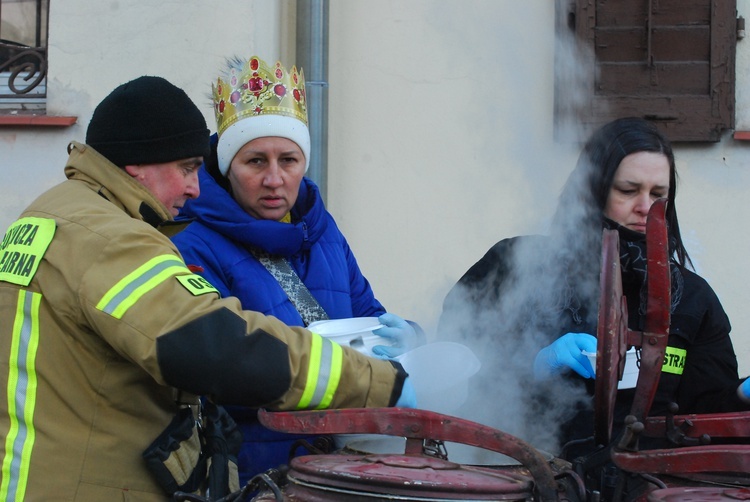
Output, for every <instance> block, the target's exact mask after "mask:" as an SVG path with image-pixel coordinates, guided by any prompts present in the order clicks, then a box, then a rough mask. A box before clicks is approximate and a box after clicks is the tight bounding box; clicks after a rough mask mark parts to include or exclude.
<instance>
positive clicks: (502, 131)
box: [329, 0, 750, 373]
mask: <svg viewBox="0 0 750 502" xmlns="http://www.w3.org/2000/svg"><path fill="white" fill-rule="evenodd" d="M405 5H406V6H408V7H405ZM749 9H750V5H749V3H748V1H746V0H739V1H738V14H739V15H744V16H745V17H747V16H748V10H749ZM553 26H554V8H553V2H548V1H534V2H524V3H523V8H519V4H518V2H505V1H495V0H472V1H471V2H466V1H462V0H453V1H446V0H441V1H437V0H410V1H409V2H408V3H406V4H404V2H399V1H396V0H394V1H376V2H364V1H347V0H339V1H336V0H332V2H331V78H330V80H331V88H330V103H331V105H330V106H331V111H330V166H329V207H330V209H331V210H332V211H333V212H334V214H335V215H336V217H337V219H338V222H339V224H340V225H341V227H342V228H343V229H344V231H345V233H346V235H347V236H348V237H349V239H350V241H351V242H352V245H353V247H354V249H355V251H356V253H357V256H358V258H359V261H360V264H361V266H362V268H363V269H364V270H365V271H366V273H367V274H368V276H369V278H370V280H371V282H372V284H373V287H374V289H375V291H376V292H377V294H378V295H379V296H380V298H381V300H382V301H383V302H384V303H385V304H386V306H387V307H388V308H390V309H392V310H394V311H396V312H400V313H401V314H403V315H406V316H410V317H412V318H414V319H417V320H419V321H420V322H422V323H423V324H424V325H425V327H427V328H428V331H431V330H432V329H433V328H434V324H435V322H436V320H437V317H438V316H439V313H440V303H441V301H442V299H443V297H444V295H445V294H446V293H447V291H448V289H449V288H450V287H451V286H452V285H453V284H454V283H455V281H456V280H457V279H458V278H459V276H460V275H461V274H462V273H463V272H464V271H465V270H466V269H467V268H468V267H469V266H470V265H471V264H473V263H474V262H475V261H476V260H478V259H479V258H480V257H481V256H482V255H483V254H484V252H485V251H486V250H487V249H488V248H489V247H490V246H491V245H492V244H493V243H495V242H496V241H498V240H500V239H501V238H504V237H508V236H512V235H517V234H525V233H535V232H544V231H545V230H546V229H547V224H548V219H549V216H550V215H551V212H552V210H553V209H554V207H555V203H556V198H557V195H558V193H559V190H560V188H561V186H562V183H563V181H564V180H565V178H566V177H567V175H568V173H569V172H570V170H571V169H572V167H573V165H574V163H575V159H576V157H577V147H575V145H572V144H560V143H555V142H554V141H553V139H552V108H553V61H554V59H553V58H554V52H555V51H554V49H555V44H556V41H555V37H554V29H553ZM748 43H750V42H748V41H747V40H745V41H741V42H740V43H739V44H738V49H737V51H738V55H737V63H738V64H737V126H738V129H743V128H744V129H750V106H748V105H749V100H748V93H747V91H746V89H747V88H748V77H749V73H750V61H748V53H749V52H750V47H748V46H747V45H746V44H748ZM676 155H677V159H678V170H679V176H680V185H679V197H678V205H677V207H678V209H679V214H680V221H681V227H682V230H683V233H684V235H685V237H686V240H687V245H688V247H689V252H690V253H691V254H692V257H693V259H694V261H695V264H696V268H697V269H698V271H699V272H700V273H701V274H702V275H704V276H705V277H706V278H707V279H708V280H709V281H710V282H711V284H712V285H713V286H714V288H715V290H716V292H717V293H718V295H719V297H720V298H721V300H722V302H723V304H724V307H725V308H726V310H727V312H728V314H729V316H730V319H731V320H732V323H733V326H734V331H733V336H734V340H735V344H736V349H737V352H738V357H739V360H740V367H741V370H742V371H743V372H744V373H747V372H750V333H748V331H750V313H748V311H749V309H747V308H746V302H747V299H748V293H747V291H746V290H747V287H746V285H747V283H748V280H750V269H749V268H748V267H747V266H745V255H746V253H747V251H748V249H749V248H750V246H748V244H750V241H749V239H748V237H747V233H746V232H745V231H744V222H745V221H747V220H748V217H749V216H750V204H748V202H747V198H746V197H747V195H748V193H750V143H747V142H738V141H735V140H733V139H732V135H731V132H727V133H726V134H725V135H724V138H723V140H722V141H721V142H720V143H718V144H703V145H700V146H690V147H687V146H678V147H677V148H676Z"/></svg>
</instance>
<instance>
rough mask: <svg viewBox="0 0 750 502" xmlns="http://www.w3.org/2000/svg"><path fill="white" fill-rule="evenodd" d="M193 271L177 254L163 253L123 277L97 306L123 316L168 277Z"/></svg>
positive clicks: (114, 315) (115, 315)
mask: <svg viewBox="0 0 750 502" xmlns="http://www.w3.org/2000/svg"><path fill="white" fill-rule="evenodd" d="M183 273H187V274H189V273H191V272H190V270H189V269H188V268H187V266H186V265H185V262H183V261H182V260H180V259H179V258H177V257H176V256H175V255H171V254H168V255H162V256H157V257H156V258H152V259H151V260H149V261H147V262H146V263H144V264H143V265H141V266H140V267H138V268H137V269H135V270H134V271H133V272H131V273H129V274H128V275H127V276H125V277H123V278H122V279H121V280H120V281H119V282H118V283H117V284H115V285H114V286H113V287H112V289H110V290H109V291H107V293H106V294H105V295H104V297H103V298H102V299H101V300H99V303H97V305H96V308H98V309H99V310H101V311H102V312H106V313H107V314H109V315H111V316H112V317H114V318H116V319H120V318H122V316H124V315H125V312H127V311H128V309H129V308H130V307H132V306H133V305H134V304H135V302H137V301H138V300H139V299H140V298H141V297H142V296H143V295H145V294H146V293H148V292H149V291H151V290H152V289H154V288H155V287H156V286H158V285H159V284H161V283H162V282H164V281H165V280H166V279H168V278H170V277H172V276H174V275H177V274H183Z"/></svg>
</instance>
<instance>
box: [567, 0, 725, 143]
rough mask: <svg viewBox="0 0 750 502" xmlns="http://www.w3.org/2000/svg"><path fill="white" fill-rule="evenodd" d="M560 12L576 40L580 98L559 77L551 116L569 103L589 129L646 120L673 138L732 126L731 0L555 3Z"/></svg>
mask: <svg viewBox="0 0 750 502" xmlns="http://www.w3.org/2000/svg"><path fill="white" fill-rule="evenodd" d="M558 15H559V16H561V17H559V18H560V19H562V20H563V21H562V22H559V23H558V27H557V29H558V30H569V32H568V33H559V35H564V36H566V37H568V38H573V39H574V40H575V41H576V43H577V44H578V46H577V48H576V49H575V51H576V53H577V56H578V57H579V58H580V60H581V61H582V62H583V64H582V67H581V68H580V71H581V72H582V73H581V76H580V77H579V82H580V86H579V87H580V88H579V89H578V92H579V93H581V92H582V93H583V97H582V98H581V97H579V98H578V99H577V100H576V99H575V97H574V96H572V95H571V92H572V90H571V89H570V86H565V85H560V82H559V81H558V82H557V87H556V115H557V114H560V113H566V110H565V109H563V107H562V106H561V103H567V105H566V106H567V107H568V108H570V103H571V102H574V103H576V104H575V109H574V110H573V113H574V114H575V117H576V118H577V119H578V121H580V122H581V123H583V124H584V126H585V127H586V129H589V130H590V129H594V128H596V127H598V126H600V125H602V124H604V123H606V122H608V121H610V120H612V119H615V118H617V117H623V116H639V117H645V118H647V119H649V120H652V121H654V122H655V123H657V124H658V125H659V127H660V128H661V129H662V130H663V131H664V132H665V133H666V134H667V136H668V137H669V138H670V139H671V140H672V141H719V139H720V138H721V133H722V131H724V130H725V129H732V128H734V84H735V45H736V42H737V30H736V18H737V8H736V0H721V1H714V0H619V1H608V0H571V1H570V2H566V1H564V0H561V1H559V2H558ZM571 35H573V37H571ZM563 38H564V37H563ZM560 54H561V53H560V52H559V53H558V56H557V57H558V58H560V57H562V56H561V55H560ZM556 63H558V65H559V62H556ZM571 100H572V101H571ZM568 111H569V110H568ZM560 119H561V117H557V116H556V120H557V122H558V123H562V121H561V120H560Z"/></svg>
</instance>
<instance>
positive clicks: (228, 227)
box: [180, 169, 328, 256]
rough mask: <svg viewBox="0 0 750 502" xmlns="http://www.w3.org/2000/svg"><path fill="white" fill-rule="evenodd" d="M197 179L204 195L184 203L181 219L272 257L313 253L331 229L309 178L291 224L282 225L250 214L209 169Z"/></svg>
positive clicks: (295, 206) (293, 213)
mask: <svg viewBox="0 0 750 502" xmlns="http://www.w3.org/2000/svg"><path fill="white" fill-rule="evenodd" d="M198 177H199V179H200V186H201V195H200V197H198V198H196V199H191V200H189V201H187V202H186V203H185V206H183V208H182V212H181V213H180V217H187V218H193V219H195V220H196V221H197V222H200V223H201V224H202V225H205V226H206V227H208V228H210V229H212V230H214V231H215V232H218V233H220V234H222V235H224V236H226V237H227V238H228V239H230V240H232V241H234V242H238V243H241V244H242V245H245V246H252V247H257V248H260V249H262V250H264V251H266V252H267V253H269V254H272V255H280V256H293V255H295V254H297V253H300V252H304V251H307V250H308V249H310V248H311V247H312V246H313V245H314V244H315V243H317V242H318V239H320V238H321V236H322V235H323V234H324V233H325V231H326V229H327V227H328V212H327V211H326V209H325V205H324V204H323V199H322V198H321V197H320V192H319V191H318V187H317V186H316V185H315V183H313V182H312V180H310V179H309V178H302V182H301V183H300V187H299V195H298V196H297V202H296V203H295V204H294V207H293V208H292V221H291V223H282V222H280V221H273V220H259V219H256V218H253V217H252V216H250V215H249V214H247V213H246V212H245V210H244V209H242V208H241V207H240V205H239V204H238V203H237V201H235V200H234V199H233V198H232V196H231V195H230V194H229V192H227V191H226V190H225V189H224V188H222V187H221V186H220V185H219V184H218V183H217V182H216V180H215V179H214V178H213V177H212V176H211V174H209V173H208V170H207V169H201V170H200V172H199V173H198Z"/></svg>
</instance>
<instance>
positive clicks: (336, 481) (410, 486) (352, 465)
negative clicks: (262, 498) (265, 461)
mask: <svg viewBox="0 0 750 502" xmlns="http://www.w3.org/2000/svg"><path fill="white" fill-rule="evenodd" d="M290 467H291V469H290V471H289V473H288V475H287V478H288V480H289V482H290V483H292V484H294V483H300V484H304V485H305V486H308V487H310V486H311V485H314V486H316V487H318V488H319V489H321V490H324V489H325V487H332V488H340V489H346V490H356V491H360V492H368V493H387V494H395V495H403V496H415V497H420V498H421V497H430V498H433V499H438V500H441V499H459V500H490V499H491V500H525V499H526V498H527V497H531V491H532V486H533V485H532V482H531V479H530V478H528V477H526V476H523V475H521V474H519V473H516V472H511V471H510V470H500V469H492V468H487V467H474V466H463V465H461V464H456V463H454V462H450V461H447V460H442V459H438V458H433V457H428V456H425V455H406V454H403V455H390V454H374V455H336V454H333V455H309V456H304V457H297V458H294V459H292V462H291V464H290Z"/></svg>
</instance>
